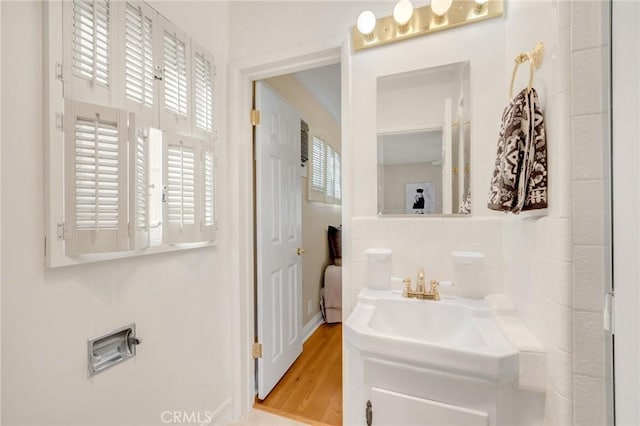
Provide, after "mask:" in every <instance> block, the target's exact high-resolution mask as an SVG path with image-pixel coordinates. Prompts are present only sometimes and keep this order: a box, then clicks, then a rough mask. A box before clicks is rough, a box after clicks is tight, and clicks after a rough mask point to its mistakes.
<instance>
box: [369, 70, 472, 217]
mask: <svg viewBox="0 0 640 426" xmlns="http://www.w3.org/2000/svg"><path fill="white" fill-rule="evenodd" d="M377 83H378V84H377V131H378V213H379V214H381V215H424V214H436V215H449V214H469V213H471V193H470V172H471V164H470V163H471V155H470V148H471V138H470V135H471V134H470V125H471V120H470V114H469V108H468V105H469V92H470V90H469V85H470V82H469V62H461V63H455V64H448V65H444V66H439V67H433V68H428V69H423V70H417V71H412V72H407V73H402V74H394V75H389V76H384V77H380V78H378V82H377Z"/></svg>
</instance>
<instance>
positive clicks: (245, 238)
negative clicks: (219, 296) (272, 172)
mask: <svg viewBox="0 0 640 426" xmlns="http://www.w3.org/2000/svg"><path fill="white" fill-rule="evenodd" d="M346 40H347V41H346V42H345V37H344V36H342V37H339V38H335V39H329V40H325V41H322V42H319V43H313V44H310V45H306V46H303V47H300V48H296V49H290V50H285V51H280V52H278V53H274V54H267V55H262V56H259V57H255V58H251V59H249V60H246V61H241V62H238V63H233V64H230V66H229V74H228V82H229V84H228V87H229V93H235V94H237V96H230V97H229V105H228V107H229V131H228V134H229V141H228V144H229V145H228V146H229V149H228V151H227V152H228V158H227V164H228V165H229V170H230V172H231V173H230V175H231V179H230V181H229V188H228V189H229V193H231V194H237V198H236V200H237V201H235V202H232V203H230V204H229V205H228V207H227V208H228V212H227V213H228V214H227V217H228V218H229V223H228V226H229V229H230V235H234V236H235V238H231V239H230V245H229V266H230V268H231V274H230V275H231V276H230V283H229V285H230V286H231V303H232V309H231V311H232V313H233V318H232V326H231V356H232V374H231V382H232V401H233V404H232V408H233V418H234V419H238V418H240V417H241V416H242V415H244V414H245V413H247V412H248V411H249V410H250V409H251V407H252V406H253V402H254V398H255V389H256V386H255V371H254V360H253V359H252V358H251V345H252V344H253V340H254V333H255V332H254V322H255V315H254V273H255V271H254V253H255V245H254V232H255V230H254V225H253V211H254V205H253V133H252V129H251V125H250V110H251V107H252V102H253V91H252V82H253V81H256V80H263V79H265V78H269V77H275V76H278V75H284V74H289V73H292V72H296V71H301V70H305V69H309V68H317V67H321V66H325V65H331V64H335V63H337V62H340V61H341V60H342V65H341V66H342V76H343V79H342V80H343V82H342V84H343V85H342V109H343V119H344V116H345V114H344V111H345V109H346V108H348V102H349V100H348V99H349V97H348V95H347V93H348V91H347V90H346V89H345V85H346V78H345V75H346V69H347V64H346V63H345V58H344V56H345V53H344V52H347V51H348V49H350V44H349V37H348V35H347V36H346ZM342 140H343V141H345V140H347V139H346V137H345V129H344V127H343V130H342ZM344 151H345V150H344V149H343V156H342V158H343V160H342V164H343V168H346V167H345V155H344ZM347 157H348V156H347ZM343 182H344V180H343ZM345 186H346V185H345ZM343 194H344V190H343ZM344 198H345V197H343V200H344ZM344 217H345V209H344V205H343V223H344ZM343 300H344V296H343Z"/></svg>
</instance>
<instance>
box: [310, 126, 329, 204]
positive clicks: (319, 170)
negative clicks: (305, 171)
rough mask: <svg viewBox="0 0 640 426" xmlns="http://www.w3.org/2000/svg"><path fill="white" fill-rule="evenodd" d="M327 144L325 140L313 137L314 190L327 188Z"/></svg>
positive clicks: (312, 183) (312, 178) (321, 190)
mask: <svg viewBox="0 0 640 426" xmlns="http://www.w3.org/2000/svg"><path fill="white" fill-rule="evenodd" d="M325 161H326V157H325V144H324V141H322V140H321V139H319V138H317V137H315V136H314V137H313V140H312V144H311V189H312V190H313V191H320V192H323V193H324V191H325V188H326V183H325V182H326V175H325V173H326V165H325Z"/></svg>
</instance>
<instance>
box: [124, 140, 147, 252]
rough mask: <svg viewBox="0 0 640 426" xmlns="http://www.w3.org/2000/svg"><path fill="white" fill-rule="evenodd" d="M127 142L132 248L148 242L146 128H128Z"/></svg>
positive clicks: (138, 247)
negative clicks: (128, 137)
mask: <svg viewBox="0 0 640 426" xmlns="http://www.w3.org/2000/svg"><path fill="white" fill-rule="evenodd" d="M130 132H131V135H130V139H131V141H134V142H132V143H131V144H129V150H130V152H129V185H130V187H129V243H130V248H131V249H132V250H139V249H143V248H146V247H148V246H149V244H150V229H149V222H150V217H149V216H150V207H149V195H150V194H149V191H150V186H149V183H150V174H151V173H150V168H149V163H150V149H149V136H148V135H149V133H148V130H147V129H137V130H136V129H135V128H130Z"/></svg>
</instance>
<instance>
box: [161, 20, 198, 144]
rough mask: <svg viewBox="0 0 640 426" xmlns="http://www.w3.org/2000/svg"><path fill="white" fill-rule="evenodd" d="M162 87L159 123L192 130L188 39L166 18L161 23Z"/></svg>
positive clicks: (166, 127)
mask: <svg viewBox="0 0 640 426" xmlns="http://www.w3.org/2000/svg"><path fill="white" fill-rule="evenodd" d="M160 39H161V45H162V55H161V61H162V69H163V73H162V83H163V84H162V90H161V99H160V100H161V104H160V109H161V111H162V112H161V115H160V126H161V128H162V129H163V130H165V131H168V132H171V133H178V132H180V133H189V132H190V131H191V113H190V110H189V108H190V105H189V98H190V90H191V69H190V66H191V56H190V55H191V54H190V49H191V46H190V40H189V38H187V37H186V36H185V35H184V34H183V33H181V32H180V31H178V30H177V29H176V28H175V27H173V25H171V24H170V23H169V22H168V21H166V20H163V25H162V27H161V37H160Z"/></svg>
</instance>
